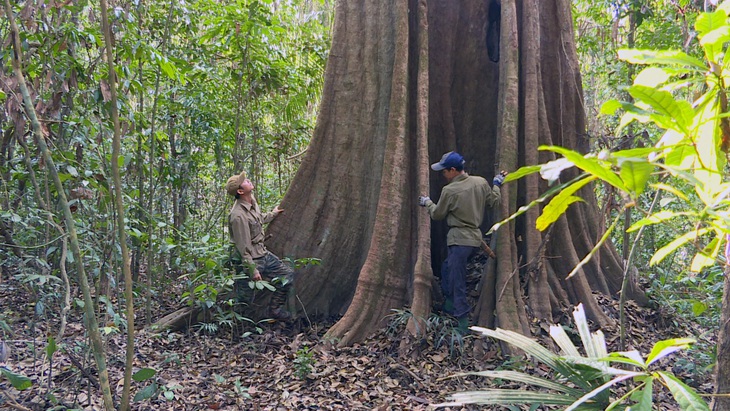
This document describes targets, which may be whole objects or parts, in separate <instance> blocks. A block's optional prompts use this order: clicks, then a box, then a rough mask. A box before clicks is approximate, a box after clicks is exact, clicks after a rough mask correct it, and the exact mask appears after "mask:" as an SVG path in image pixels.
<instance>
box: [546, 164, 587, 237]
mask: <svg viewBox="0 0 730 411" xmlns="http://www.w3.org/2000/svg"><path fill="white" fill-rule="evenodd" d="M595 179H596V178H595V177H589V178H584V179H583V180H579V181H577V182H575V183H573V184H572V185H570V186H569V187H567V188H565V189H563V191H561V192H560V194H558V195H556V196H555V197H553V199H552V200H550V203H548V205H546V206H545V208H543V210H542V214H540V217H538V218H537V220H536V221H535V227H536V228H537V229H538V230H540V231H545V230H546V229H547V228H548V227H550V224H552V223H554V222H555V221H557V220H558V218H560V216H561V215H563V213H565V211H566V210H567V209H568V206H570V205H571V204H573V203H575V202H577V201H583V199H582V198H580V197H577V196H574V195H573V194H574V193H575V192H576V191H578V190H580V189H581V188H583V187H584V186H585V185H586V184H588V183H590V182H591V181H593V180H595Z"/></svg>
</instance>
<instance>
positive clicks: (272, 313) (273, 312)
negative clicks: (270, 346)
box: [269, 307, 291, 321]
mask: <svg viewBox="0 0 730 411" xmlns="http://www.w3.org/2000/svg"><path fill="white" fill-rule="evenodd" d="M269 317H271V318H273V319H275V320H277V321H289V320H291V313H290V312H289V311H287V310H286V309H284V308H282V307H276V308H272V309H270V310H269Z"/></svg>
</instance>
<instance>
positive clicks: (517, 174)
mask: <svg viewBox="0 0 730 411" xmlns="http://www.w3.org/2000/svg"><path fill="white" fill-rule="evenodd" d="M541 167H542V166H541V165H539V164H538V165H536V166H524V167H520V168H519V169H517V171H514V172H512V173H509V174H507V177H505V179H504V182H505V183H508V182H510V181H515V180H519V179H520V178H522V177H524V176H527V175H530V174H534V173H536V172H538V171H540V168H541Z"/></svg>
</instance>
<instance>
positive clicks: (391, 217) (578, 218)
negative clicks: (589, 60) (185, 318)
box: [268, 0, 641, 344]
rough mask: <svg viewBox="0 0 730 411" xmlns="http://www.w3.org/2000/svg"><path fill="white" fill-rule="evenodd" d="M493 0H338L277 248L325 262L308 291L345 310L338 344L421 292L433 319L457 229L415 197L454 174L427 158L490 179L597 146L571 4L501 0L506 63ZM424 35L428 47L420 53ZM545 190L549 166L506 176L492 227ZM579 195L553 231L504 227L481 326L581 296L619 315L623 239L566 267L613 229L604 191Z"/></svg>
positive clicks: (308, 296)
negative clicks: (437, 282) (453, 154)
mask: <svg viewBox="0 0 730 411" xmlns="http://www.w3.org/2000/svg"><path fill="white" fill-rule="evenodd" d="M492 1H497V0H490V1H486V2H485V1H483V0H479V1H477V0H464V1H459V2H454V1H450V0H423V1H421V2H419V1H418V0H409V1H408V2H394V3H388V4H387V5H384V4H381V3H382V2H376V1H374V0H364V1H354V0H343V1H341V2H338V3H337V9H336V13H335V27H334V34H333V43H332V49H331V53H330V57H329V61H328V65H327V70H326V74H325V87H324V92H323V96H322V103H321V107H320V113H319V117H318V124H317V127H316V128H315V132H314V136H313V138H312V141H311V145H310V147H309V150H308V151H307V153H306V156H305V158H304V159H303V161H302V165H301V167H300V169H299V171H298V173H297V175H296V177H295V178H294V180H293V183H292V187H291V188H290V189H289V191H288V193H287V195H286V196H285V198H284V200H283V202H282V207H283V208H285V209H287V213H286V214H283V215H282V216H281V217H280V218H277V219H276V220H275V221H274V222H273V223H272V224H271V226H270V227H269V234H271V235H272V238H271V240H270V241H269V243H268V245H269V248H270V249H271V250H272V251H274V252H275V253H277V254H279V255H281V256H291V257H294V258H304V257H317V258H320V259H321V261H322V264H321V265H319V266H312V267H308V268H306V269H303V270H301V271H300V272H299V273H298V277H297V281H296V289H297V293H298V295H299V297H300V299H301V300H302V303H303V304H304V307H305V308H306V310H307V312H308V313H310V314H311V313H314V314H316V315H322V316H337V315H341V314H343V313H345V314H344V317H343V318H342V319H341V320H340V321H339V322H338V323H337V324H336V325H335V326H334V327H333V328H332V329H331V330H330V331H329V333H328V334H327V336H328V338H332V339H335V340H337V341H339V343H340V344H348V343H351V342H354V341H357V340H358V339H360V338H362V337H363V336H365V335H366V333H367V332H368V331H369V330H371V329H372V328H373V327H376V326H377V325H378V324H381V322H382V321H383V318H384V316H385V315H386V314H388V311H389V310H390V309H391V308H396V307H401V306H402V305H404V304H407V303H409V302H411V303H412V304H413V312H414V314H416V312H417V315H418V316H422V315H423V311H424V308H423V305H422V304H424V303H426V302H427V301H429V298H424V296H423V295H424V293H425V292H426V290H427V288H426V286H425V282H424V280H425V279H426V278H428V276H429V275H430V274H429V273H428V270H425V269H424V267H423V265H424V261H425V259H428V257H429V256H428V253H427V252H426V250H424V249H423V247H424V246H425V244H428V242H429V241H428V236H430V258H431V261H430V266H431V271H432V272H439V271H440V266H441V262H442V261H443V259H444V258H445V256H446V232H447V231H448V227H447V226H446V224H445V222H440V221H439V222H431V223H430V228H429V224H428V221H426V220H424V218H423V214H424V210H422V209H420V208H419V207H417V206H416V204H415V203H416V201H415V199H416V198H417V197H418V195H419V194H429V195H430V196H431V198H433V199H434V200H436V201H437V200H438V196H439V193H440V192H441V189H442V188H443V186H444V184H445V181H443V180H442V179H441V177H440V175H438V174H437V173H433V172H430V171H429V169H428V168H427V167H428V166H427V165H428V163H430V162H433V161H435V160H436V159H438V158H440V157H441V155H442V154H443V153H444V152H446V151H450V150H456V151H459V152H461V153H462V154H464V156H465V157H466V160H467V164H466V168H467V171H468V172H469V173H472V174H476V175H481V176H483V177H485V178H487V179H488V180H490V179H491V178H492V177H493V176H494V175H495V173H497V172H499V171H500V170H502V169H504V170H508V171H513V170H515V169H516V168H518V167H520V166H523V165H527V164H535V163H537V162H545V161H548V160H550V159H551V157H550V155H549V154H547V153H538V151H537V146H538V145H539V144H546V145H562V146H565V147H568V148H571V149H574V150H579V151H586V150H587V149H588V148H589V145H588V138H587V137H586V135H585V130H584V129H585V118H584V117H585V115H584V111H583V102H582V88H581V79H580V73H579V70H578V60H577V55H576V51H575V40H574V37H573V36H574V34H573V28H572V24H573V21H572V17H571V11H570V2H569V1H567V0H546V1H537V0H530V1H524V2H518V1H516V0H503V1H501V2H500V4H501V13H500V14H501V23H500V27H501V32H500V33H501V34H500V40H499V41H500V45H499V47H500V53H499V62H496V63H495V62H493V61H491V60H490V58H489V55H488V51H487V45H486V42H485V38H486V33H487V29H488V22H489V18H490V16H489V13H490V9H491V10H493V9H494V7H492V8H490V7H489V6H490V3H491V2H492ZM419 6H420V8H419ZM492 6H494V5H492ZM424 12H425V13H426V16H427V18H425V19H423V18H419V17H418V16H420V14H419V13H424ZM409 16H410V17H409ZM492 17H494V16H492ZM424 20H425V21H424ZM424 31H425V32H426V33H427V34H428V36H427V38H423V37H424V36H422V35H423V34H424ZM493 40H494V39H492V41H493ZM425 44H427V49H428V55H427V56H425V55H423V54H421V53H419V52H421V51H423V49H424V47H426V46H425ZM426 61H427V72H424V71H423V67H424V65H425V64H426V63H425V62H426ZM424 87H426V89H424ZM424 96H427V98H426V97H424ZM423 104H428V106H427V107H428V115H427V117H426V118H424V116H423V111H419V108H421V109H422V105H423ZM424 127H426V129H427V138H426V139H425V140H426V141H424V137H423V134H424V133H423V132H421V130H422V129H423V128H424ZM423 150H427V153H428V159H424V157H423ZM424 160H425V161H424ZM424 169H425V171H426V173H427V174H428V176H426V173H424ZM575 175H576V174H575V171H572V172H568V173H567V175H566V178H572V177H573V176H575ZM424 178H427V179H428V186H429V187H430V189H429V190H428V192H424V190H425V189H426V184H425V183H424V181H423V179H424ZM545 188H546V185H545V183H542V182H541V181H539V180H538V179H537V178H536V177H534V178H531V179H523V180H520V181H519V182H518V183H516V184H509V185H506V186H505V187H503V188H502V196H503V198H502V203H501V205H500V206H499V208H498V209H497V210H495V211H496V212H495V213H494V214H495V215H492V212H489V213H488V215H487V216H486V218H485V221H484V224H483V226H482V229H483V230H484V231H485V232H486V231H488V230H489V227H490V226H491V225H492V224H493V223H494V222H496V221H497V220H500V219H503V218H505V217H507V216H508V215H510V214H512V213H514V212H515V211H516V210H517V207H518V205H523V204H526V203H528V202H530V201H532V200H534V199H535V198H536V197H537V196H538V194H539V193H540V192H542V191H544V189H545ZM581 195H582V196H583V197H584V198H585V199H586V202H585V203H580V204H574V205H571V207H570V208H569V211H568V213H567V214H566V216H564V217H563V218H561V219H560V221H558V222H557V223H556V224H555V226H554V227H553V228H552V229H551V232H550V235H549V236H548V235H546V234H545V233H539V232H537V231H536V230H535V228H534V227H535V219H536V218H537V216H538V213H539V212H538V210H535V211H534V212H531V213H528V214H527V215H526V216H525V217H524V218H521V219H519V220H517V221H515V222H512V223H510V224H508V225H505V226H504V227H502V228H500V229H499V230H498V231H497V233H496V234H495V235H496V238H494V239H493V244H496V250H495V251H496V253H497V261H496V262H494V261H490V264H488V266H489V267H490V268H489V269H488V270H487V272H486V273H485V274H484V278H483V279H482V281H481V290H480V291H481V298H480V301H479V303H478V305H477V309H476V310H475V312H474V314H475V318H476V320H477V323H479V324H480V325H487V326H490V325H495V324H496V325H498V326H500V327H503V328H508V329H512V330H518V331H520V332H523V333H528V332H529V327H528V326H529V324H530V320H531V318H529V316H528V315H530V314H531V315H532V316H533V317H535V318H538V319H541V320H545V321H550V319H551V316H552V314H553V313H555V312H557V311H560V310H562V309H563V308H564V306H567V305H575V304H578V303H581V302H582V303H583V304H584V305H585V307H586V311H587V314H588V315H589V316H590V317H591V318H592V319H593V320H594V321H596V322H597V323H598V324H606V323H609V322H610V320H609V319H608V318H607V317H606V316H605V315H604V314H603V312H602V311H601V309H600V307H599V306H598V304H597V302H596V299H595V297H594V296H593V294H592V293H593V292H594V291H598V292H603V293H607V294H615V293H617V292H618V291H619V289H620V288H621V279H622V272H623V269H622V267H623V266H622V264H621V259H620V257H618V255H617V253H616V251H615V249H614V248H613V247H612V246H610V245H608V246H605V247H604V248H603V249H602V250H601V252H600V260H596V261H592V262H591V263H590V264H587V265H586V266H585V267H584V268H583V269H582V270H581V271H580V272H579V273H578V274H577V275H576V276H574V277H573V278H571V279H569V280H566V279H565V278H566V276H567V274H568V273H569V272H570V271H571V269H572V268H573V267H574V266H575V265H576V264H577V263H578V262H579V261H580V260H581V259H582V258H583V257H584V256H585V255H586V254H587V253H588V252H589V251H590V250H591V248H592V247H593V246H594V245H595V244H596V242H597V241H598V240H599V238H600V236H601V233H600V232H599V225H598V221H599V220H600V218H602V217H600V216H599V214H598V212H597V208H596V199H595V197H594V194H593V192H592V188H591V187H586V188H585V189H584V190H583V191H582V192H581ZM424 231H428V233H424ZM426 247H427V246H426ZM426 264H427V265H428V263H426ZM633 290H636V289H633ZM636 295H637V296H640V295H641V294H640V293H638V292H637V293H636ZM525 296H528V297H529V298H528V299H527V306H526V305H525V303H524V301H525V298H524V297H525ZM429 302H430V301H429ZM528 307H529V310H528ZM412 327H413V326H411V327H409V329H411V330H412V331H413V328H412Z"/></svg>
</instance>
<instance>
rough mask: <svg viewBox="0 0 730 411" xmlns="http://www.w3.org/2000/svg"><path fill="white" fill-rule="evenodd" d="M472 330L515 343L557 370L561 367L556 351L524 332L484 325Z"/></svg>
mask: <svg viewBox="0 0 730 411" xmlns="http://www.w3.org/2000/svg"><path fill="white" fill-rule="evenodd" d="M471 329H472V330H474V331H476V332H478V333H482V334H484V335H486V336H487V337H491V338H496V339H498V340H500V341H504V342H506V343H508V344H510V345H514V346H515V347H517V348H519V349H521V350H522V351H524V352H526V353H528V354H530V355H532V356H533V357H535V358H536V359H537V360H538V361H541V362H543V363H544V364H546V365H547V366H549V367H550V368H552V369H554V370H557V369H558V368H560V367H561V364H560V361H559V360H560V357H558V356H557V355H555V354H554V353H552V352H550V350H548V349H547V348H545V347H543V346H542V345H540V344H538V343H537V342H536V341H534V340H532V339H530V338H528V337H525V336H524V335H522V334H519V333H516V332H514V331H509V330H503V329H501V328H497V329H494V330H490V329H488V328H483V327H471Z"/></svg>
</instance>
